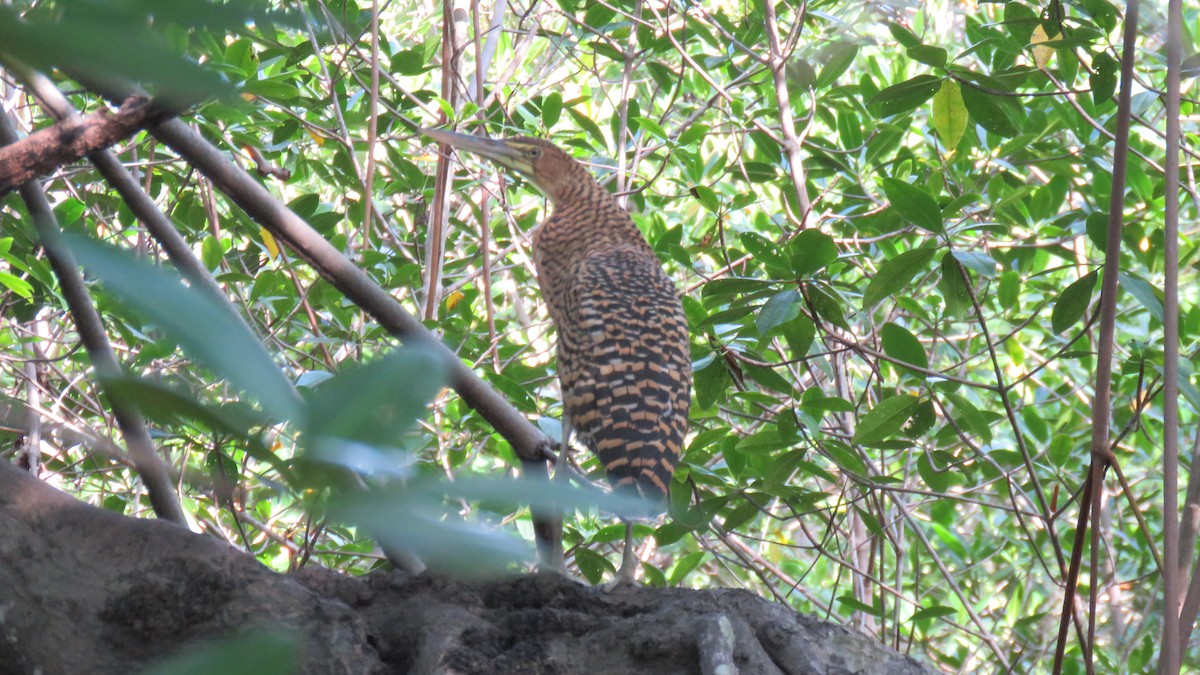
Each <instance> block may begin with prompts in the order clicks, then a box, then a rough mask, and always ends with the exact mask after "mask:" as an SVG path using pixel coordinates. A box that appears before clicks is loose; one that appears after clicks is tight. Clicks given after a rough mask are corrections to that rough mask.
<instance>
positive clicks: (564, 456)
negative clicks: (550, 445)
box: [554, 411, 571, 481]
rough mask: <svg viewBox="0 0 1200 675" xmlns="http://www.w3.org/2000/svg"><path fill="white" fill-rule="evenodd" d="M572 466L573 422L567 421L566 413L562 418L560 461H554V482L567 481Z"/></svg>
mask: <svg viewBox="0 0 1200 675" xmlns="http://www.w3.org/2000/svg"><path fill="white" fill-rule="evenodd" d="M570 464H571V421H570V420H568V419H567V414H566V412H565V411H564V412H563V416H562V442H561V443H559V444H558V459H556V460H554V480H556V481H565V480H567V474H568V470H567V467H569V466H570Z"/></svg>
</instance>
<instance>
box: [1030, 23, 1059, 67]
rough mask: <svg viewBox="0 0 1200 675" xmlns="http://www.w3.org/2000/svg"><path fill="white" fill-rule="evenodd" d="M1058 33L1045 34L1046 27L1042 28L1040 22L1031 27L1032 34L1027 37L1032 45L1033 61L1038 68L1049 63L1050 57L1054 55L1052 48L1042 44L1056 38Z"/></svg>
mask: <svg viewBox="0 0 1200 675" xmlns="http://www.w3.org/2000/svg"><path fill="white" fill-rule="evenodd" d="M1057 39H1058V33H1055V34H1054V35H1051V36H1047V35H1046V29H1045V28H1042V24H1040V23H1039V24H1038V26H1037V28H1034V29H1033V36H1032V37H1030V38H1029V42H1030V43H1031V44H1032V45H1033V63H1034V65H1036V66H1037V67H1038V68H1045V67H1046V64H1047V63H1050V57H1051V56H1054V48H1053V47H1047V46H1046V45H1044V44H1042V43H1043V42H1049V41H1050V40H1057Z"/></svg>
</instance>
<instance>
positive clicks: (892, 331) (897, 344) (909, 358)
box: [879, 323, 929, 368]
mask: <svg viewBox="0 0 1200 675" xmlns="http://www.w3.org/2000/svg"><path fill="white" fill-rule="evenodd" d="M879 337H880V341H881V343H882V344H883V352H884V353H885V354H887V355H888V356H890V357H892V358H893V359H899V360H901V361H903V362H905V363H911V364H912V365H914V366H917V367H919V368H928V367H929V357H928V356H927V355H926V354H925V347H924V346H922V345H921V341H920V340H918V339H917V337H916V336H915V335H913V334H912V333H910V332H909V331H908V329H907V328H905V327H903V326H901V325H899V324H895V323H886V324H884V325H883V328H882V329H881V330H880V333H879Z"/></svg>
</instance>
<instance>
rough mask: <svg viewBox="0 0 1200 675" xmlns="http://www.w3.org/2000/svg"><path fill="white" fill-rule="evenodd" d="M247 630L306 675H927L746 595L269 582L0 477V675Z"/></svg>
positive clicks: (203, 549) (373, 578)
mask: <svg viewBox="0 0 1200 675" xmlns="http://www.w3.org/2000/svg"><path fill="white" fill-rule="evenodd" d="M256 626H267V627H271V628H275V629H284V630H288V631H292V632H294V633H295V634H298V635H299V636H301V640H300V644H301V645H302V646H303V654H302V656H301V666H300V670H301V672H304V673H314V674H315V673H534V674H536V673H546V674H550V673H555V674H572V673H588V674H597V673H655V674H659V673H718V672H719V673H734V672H740V673H745V674H749V673H764V674H767V673H770V674H776V673H789V674H791V673H804V674H809V673H812V674H817V673H820V674H829V675H832V674H835V673H857V674H871V673H879V674H883V673H896V674H901V675H904V674H908V673H911V674H914V675H916V674H918V673H928V672H933V671H931V670H929V669H928V668H926V667H924V666H922V665H921V664H919V663H918V662H917V661H915V660H914V659H911V658H909V657H905V656H902V655H900V654H897V653H895V652H893V651H891V650H888V649H887V648H885V647H883V646H882V645H879V644H878V643H876V642H875V641H873V640H871V639H870V638H867V637H865V636H863V635H859V634H857V633H853V632H851V631H849V630H846V629H845V628H842V627H840V626H836V625H834V624H830V623H826V622H822V621H819V620H816V619H812V618H809V617H805V616H803V615H799V614H796V613H795V612H793V611H791V610H789V609H788V608H786V607H784V606H781V605H778V604H774V603H771V602H768V601H766V600H763V599H762V598H759V597H757V596H754V595H752V594H750V593H747V592H745V591H737V590H713V591H695V590H688V589H680V588H667V589H658V588H641V587H629V588H622V589H618V590H615V591H611V592H605V591H603V590H600V589H597V588H590V587H586V586H582V585H579V584H578V583H576V582H574V581H572V580H569V579H565V578H562V577H558V576H554V575H522V576H510V577H505V578H502V579H490V580H474V581H461V580H450V579H444V578H440V577H438V576H436V575H432V574H422V575H418V576H411V575H405V574H402V573H399V572H381V573H376V574H372V575H370V576H368V577H365V578H352V577H346V576H342V575H339V574H337V573H334V572H330V571H328V570H323V569H317V568H309V569H305V570H303V571H301V572H300V573H298V574H296V575H292V576H288V575H282V574H277V573H275V572H272V571H270V570H268V569H266V568H265V567H263V566H261V565H259V564H258V563H257V562H256V561H255V560H253V559H252V558H251V557H249V556H247V555H246V554H244V553H242V552H241V551H239V550H237V549H234V548H232V547H230V546H228V545H227V544H225V543H223V542H220V541H217V540H215V539H212V538H209V537H205V536H201V535H196V534H193V533H191V532H189V531H187V530H186V529H184V528H182V527H179V526H177V525H173V524H171V523H167V522H164V521H157V520H143V519H135V518H128V517H125V516H120V515H117V514H113V513H109V512H106V511H102V510H100V509H96V508H93V507H91V506H88V505H86V504H83V503H81V502H79V501H77V500H75V499H73V498H72V497H70V496H68V495H66V494H64V493H62V492H59V491H57V490H55V489H54V488H51V487H49V486H47V485H45V484H44V483H42V482H40V481H38V480H36V479H34V478H32V477H30V476H28V475H27V474H25V473H24V472H22V471H20V470H19V469H17V468H15V467H13V466H11V465H9V464H5V463H0V675H8V674H9V673H12V674H17V673H20V674H24V673H35V672H39V673H45V674H46V675H54V674H56V673H79V672H88V673H96V674H101V675H102V674H105V673H129V672H136V671H137V670H139V669H141V668H144V667H146V666H147V665H150V664H152V663H154V662H155V661H157V660H159V659H161V658H163V657H165V656H168V655H171V654H174V653H176V652H177V651H179V650H180V648H181V647H183V646H185V645H187V644H188V643H192V642H195V641H199V640H205V639H212V638H217V637H221V636H225V635H229V634H231V633H237V632H239V631H244V630H247V629H250V628H253V627H256ZM730 665H732V666H733V667H734V668H735V669H736V670H731V669H730V668H729V666H730Z"/></svg>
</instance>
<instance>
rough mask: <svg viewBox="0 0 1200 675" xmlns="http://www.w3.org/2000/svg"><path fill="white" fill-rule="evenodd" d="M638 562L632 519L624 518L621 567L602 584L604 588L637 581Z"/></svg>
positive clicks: (617, 586) (607, 588) (610, 588)
mask: <svg viewBox="0 0 1200 675" xmlns="http://www.w3.org/2000/svg"><path fill="white" fill-rule="evenodd" d="M640 562H641V561H640V560H638V557H637V549H635V548H634V546H633V521H631V520H626V521H625V550H624V551H623V552H622V553H621V568H620V569H618V570H617V576H616V577H614V578H613V580H612V581H611V582H609V583H608V584H606V585H605V586H604V590H607V591H611V590H612V589H614V588H619V587H621V586H630V585H633V584H634V583H635V582H636V581H637V568H638V564H639V563H640Z"/></svg>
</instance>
